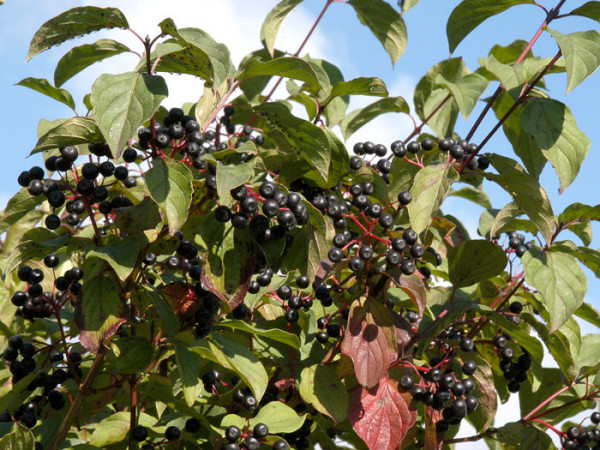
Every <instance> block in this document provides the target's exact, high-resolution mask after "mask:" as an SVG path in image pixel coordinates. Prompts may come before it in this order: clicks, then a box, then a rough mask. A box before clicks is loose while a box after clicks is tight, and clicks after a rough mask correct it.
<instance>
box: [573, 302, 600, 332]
mask: <svg viewBox="0 0 600 450" xmlns="http://www.w3.org/2000/svg"><path fill="white" fill-rule="evenodd" d="M575 315H576V316H577V317H579V318H580V319H583V320H585V321H586V322H589V323H591V324H592V325H595V326H596V327H598V328H600V312H598V311H597V310H596V309H595V308H594V307H593V306H592V305H590V304H589V303H586V302H583V303H582V304H581V306H580V307H579V308H578V309H577V311H575Z"/></svg>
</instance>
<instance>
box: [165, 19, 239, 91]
mask: <svg viewBox="0 0 600 450" xmlns="http://www.w3.org/2000/svg"><path fill="white" fill-rule="evenodd" d="M159 26H160V29H161V30H162V32H163V33H165V34H168V35H170V36H173V37H174V38H175V39H176V40H177V43H178V44H180V45H181V46H182V50H181V53H182V54H183V55H184V56H185V55H186V53H187V56H188V57H189V56H191V57H192V59H193V61H192V63H193V65H194V66H195V67H198V66H200V67H202V66H204V67H203V68H202V71H201V74H198V75H199V76H202V77H203V78H204V79H205V80H207V81H209V82H210V83H211V84H212V85H213V87H214V88H218V87H219V86H221V84H223V83H224V82H225V81H226V80H227V78H228V77H229V76H230V75H232V72H233V64H232V63H231V57H230V56H229V49H228V48H227V47H226V46H225V45H223V44H219V43H218V42H216V41H215V40H214V39H213V38H212V37H211V36H210V35H209V34H208V33H206V32H205V31H202V30H200V29H198V28H181V29H177V27H176V26H175V23H174V22H173V20H172V19H165V20H163V21H162V22H161V23H160V24H159ZM157 52H158V48H157ZM207 62H208V67H206V66H207V64H206V63H207ZM159 66H160V64H159ZM184 73H185V72H184Z"/></svg>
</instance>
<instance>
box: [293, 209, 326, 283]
mask: <svg viewBox="0 0 600 450" xmlns="http://www.w3.org/2000/svg"><path fill="white" fill-rule="evenodd" d="M304 204H305V205H306V208H307V209H308V214H309V216H310V221H309V223H307V224H306V225H304V226H303V227H302V229H300V230H298V231H297V232H296V234H294V242H293V243H292V246H291V247H290V248H289V249H288V251H287V253H286V256H285V258H284V259H283V262H282V266H283V269H284V270H285V271H291V270H294V269H297V270H298V271H299V272H300V273H302V274H305V275H306V276H307V277H309V278H310V279H314V277H315V274H316V273H317V271H318V270H319V267H320V266H319V263H320V261H321V260H323V259H327V252H328V251H329V249H330V248H331V239H333V236H334V234H335V233H334V229H333V224H332V223H331V220H329V219H325V217H323V215H322V214H321V213H320V211H318V210H317V209H316V208H315V207H314V206H313V205H312V204H310V203H308V202H305V203H304Z"/></svg>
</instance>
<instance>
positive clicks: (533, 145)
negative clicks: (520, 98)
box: [493, 91, 547, 178]
mask: <svg viewBox="0 0 600 450" xmlns="http://www.w3.org/2000/svg"><path fill="white" fill-rule="evenodd" d="M514 103H515V100H514V99H513V98H512V97H511V95H510V94H508V93H507V92H505V91H502V93H501V94H500V96H499V97H498V99H497V100H496V101H495V102H494V105H493V109H494V112H495V113H496V117H497V118H498V119H500V118H501V117H503V116H504V115H505V113H506V112H507V111H508V110H509V109H510V108H511V107H512V106H513V104H514ZM523 109H524V106H523V105H519V106H517V108H516V109H515V110H514V111H513V112H512V114H511V115H510V116H509V117H508V119H506V121H505V122H504V124H503V125H502V129H503V131H504V134H505V135H506V138H507V139H508V140H509V141H510V143H511V144H512V147H513V151H514V152H515V154H516V155H517V156H518V157H519V158H521V161H523V164H524V165H525V168H526V169H527V170H528V171H529V173H530V174H531V175H533V176H534V177H536V178H537V177H539V175H540V174H541V173H542V170H543V169H544V166H545V165H546V161H547V159H546V158H545V157H544V155H543V154H542V150H541V149H540V147H539V145H538V143H537V140H536V139H535V137H534V136H532V135H530V134H529V133H527V132H525V130H523V126H522V125H521V114H522V112H523Z"/></svg>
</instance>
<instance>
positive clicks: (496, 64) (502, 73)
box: [485, 55, 552, 91]
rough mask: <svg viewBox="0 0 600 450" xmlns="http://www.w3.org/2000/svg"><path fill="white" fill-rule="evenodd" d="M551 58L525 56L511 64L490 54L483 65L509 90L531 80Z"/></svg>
mask: <svg viewBox="0 0 600 450" xmlns="http://www.w3.org/2000/svg"><path fill="white" fill-rule="evenodd" d="M551 60H552V58H543V59H537V58H526V59H524V60H523V61H522V62H521V63H520V64H518V65H513V64H503V63H501V62H500V61H498V60H497V59H496V57H495V56H494V55H490V56H489V57H488V59H487V61H486V62H485V67H486V69H487V70H489V71H490V72H491V73H492V74H494V75H495V77H496V78H497V79H498V80H500V82H501V83H502V85H503V86H504V88H505V89H506V91H511V90H512V89H515V88H518V87H520V86H522V85H523V84H525V83H526V82H528V81H531V80H533V79H534V78H535V77H536V76H537V75H539V73H540V72H541V71H542V70H544V68H546V66H547V65H548V64H549V63H550V61H551Z"/></svg>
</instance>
